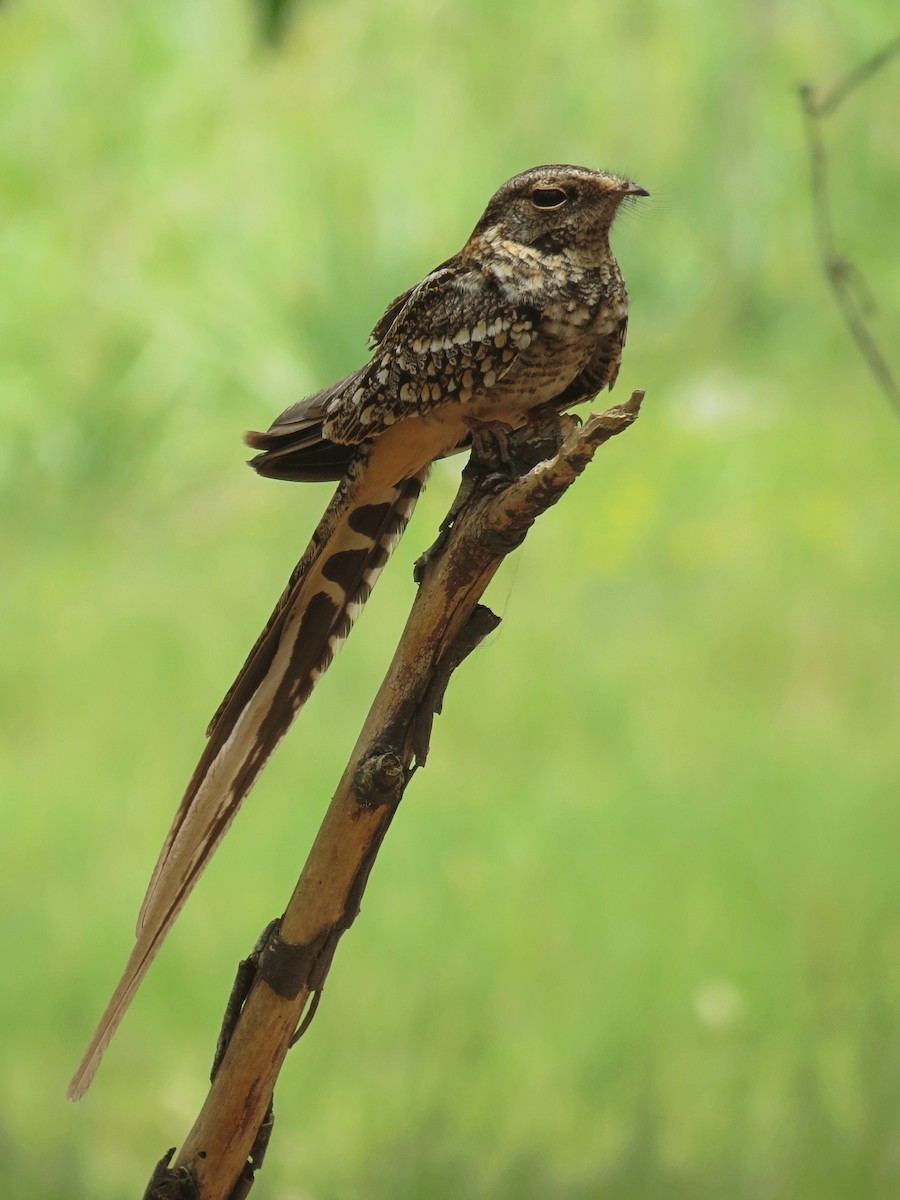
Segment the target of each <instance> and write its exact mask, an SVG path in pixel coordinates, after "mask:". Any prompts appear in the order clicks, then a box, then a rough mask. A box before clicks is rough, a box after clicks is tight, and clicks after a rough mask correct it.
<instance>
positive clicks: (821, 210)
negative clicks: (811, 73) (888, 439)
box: [800, 37, 900, 414]
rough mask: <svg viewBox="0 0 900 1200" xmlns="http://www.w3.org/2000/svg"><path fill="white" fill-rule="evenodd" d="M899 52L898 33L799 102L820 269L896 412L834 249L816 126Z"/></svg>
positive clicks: (866, 300) (863, 313)
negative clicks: (829, 84) (821, 92)
mask: <svg viewBox="0 0 900 1200" xmlns="http://www.w3.org/2000/svg"><path fill="white" fill-rule="evenodd" d="M898 55H900V37H898V38H896V39H895V40H894V41H892V42H888V44H887V45H885V46H883V47H882V48H881V49H880V50H879V51H878V52H877V53H876V54H873V55H872V57H871V58H868V59H866V61H865V62H863V63H860V64H859V66H857V67H854V68H853V70H851V71H849V72H848V73H847V74H846V75H845V76H843V78H841V79H839V80H838V82H837V83H836V84H834V85H833V86H832V87H831V89H830V90H829V91H827V92H825V94H824V95H823V96H821V97H817V95H816V93H815V91H814V89H813V87H812V85H810V84H804V85H803V86H802V87H801V88H800V102H801V104H802V105H803V113H804V117H805V125H806V138H807V146H808V150H809V162H810V191H811V192H812V200H813V211H814V216H815V226H816V243H817V245H818V250H819V259H820V261H821V264H822V272H823V274H824V276H825V278H826V280H827V281H828V285H829V287H830V288H831V290H832V293H833V294H834V298H835V300H836V301H837V304H838V307H839V308H840V311H841V315H842V317H843V319H844V324H845V325H846V326H847V329H848V330H849V332H850V335H851V337H852V338H853V340H854V341H855V342H856V345H857V348H858V349H859V352H860V354H862V356H863V358H864V359H865V361H866V363H867V364H868V366H869V370H870V371H871V372H872V374H873V376H874V377H875V380H876V381H877V383H878V385H879V386H880V388H881V390H882V391H883V392H884V394H885V395H886V396H887V398H888V400H889V401H890V403H891V404H892V405H893V406H894V408H895V409H896V410H897V412H898V414H900V385H898V383H897V380H896V378H895V376H894V373H893V371H892V370H891V367H890V364H889V363H888V359H887V357H886V355H885V354H884V352H883V351H882V350H881V347H880V346H879V344H878V341H877V339H876V338H875V335H874V334H873V333H872V329H871V327H870V324H869V315H870V313H871V311H872V308H873V305H872V299H871V297H872V295H873V293H872V291H871V289H870V288H869V287H868V286H867V284H866V281H865V277H864V276H863V273H862V271H861V270H860V268H859V267H858V266H857V265H856V264H855V263H854V262H852V261H851V260H850V259H848V258H846V257H845V256H844V255H842V254H841V253H840V251H839V250H838V248H837V242H836V239H835V234H834V221H833V217H832V207H831V190H830V183H829V174H828V166H829V164H828V154H827V151H826V149H825V142H824V137H823V132H822V126H823V122H824V120H825V118H826V117H829V116H831V114H832V113H834V112H835V111H836V110H837V108H838V107H839V106H840V105H841V104H843V103H844V101H845V100H846V99H847V97H848V96H851V95H852V94H853V92H855V91H856V90H857V88H859V87H861V86H862V85H863V84H864V83H866V82H868V81H869V80H870V79H871V78H872V76H873V75H875V74H877V72H878V71H880V70H883V68H884V67H886V66H887V65H888V63H889V62H890V61H891V60H892V59H894V58H896V57H897V56H898Z"/></svg>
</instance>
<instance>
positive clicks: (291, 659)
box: [68, 449, 428, 1100]
mask: <svg viewBox="0 0 900 1200" xmlns="http://www.w3.org/2000/svg"><path fill="white" fill-rule="evenodd" d="M372 459H373V451H371V450H368V449H366V450H363V451H362V452H360V454H359V455H358V457H357V458H356V459H355V460H354V461H353V463H352V464H351V466H350V469H349V470H348V472H347V474H346V475H345V476H344V478H343V479H342V480H341V483H340V486H339V487H338V489H337V492H336V493H335V495H334V498H333V499H332V501H331V503H330V505H329V506H328V509H327V510H326V512H325V515H324V517H323V518H322V520H321V521H320V523H319V526H318V528H317V529H316V531H315V533H314V534H313V537H312V541H311V542H310V545H309V547H308V549H307V551H306V553H305V554H304V555H303V558H302V559H301V560H300V562H299V563H298V565H297V567H296V568H295V570H294V572H293V574H292V575H291V578H290V580H289V581H288V585H287V587H286V588H285V591H284V593H283V595H282V596H281V599H280V600H279V601H278V604H277V606H276V608H275V611H274V612H273V613H272V616H271V617H270V618H269V621H268V623H267V625H266V627H265V629H264V630H263V632H262V633H261V634H260V636H259V639H258V640H257V642H256V645H255V646H254V647H253V650H252V651H251V652H250V655H249V657H248V659H247V661H246V663H245V664H244V667H243V669H242V670H241V673H240V674H239V675H238V677H237V679H236V680H235V682H234V683H233V684H232V686H231V688H230V690H229V692H228V694H227V695H226V697H225V699H224V700H223V701H222V704H221V705H220V707H219V710H218V712H217V713H216V714H215V716H214V717H213V719H212V721H211V723H210V726H209V728H208V730H207V737H208V739H209V740H208V742H207V744H206V747H205V749H204V751H203V755H202V757H201V759H200V762H199V763H198V765H197V769H196V770H195V771H194V774H193V777H192V779H191V781H190V783H189V784H188V788H187V791H186V792H185V795H184V798H183V800H182V801H181V804H180V806H179V808H178V812H177V813H176V815H175V819H174V821H173V823H172V827H171V829H170V830H169V833H168V835H167V837H166V841H165V845H164V846H163V848H162V852H161V853H160V856H159V861H158V862H157V864H156V867H155V869H154V872H153V877H152V878H151V880H150V885H149V887H148V889H147V895H146V897H145V899H144V903H143V906H142V908H141V912H140V916H139V918H138V925H137V942H136V945H135V947H134V949H133V951H132V953H131V956H130V958H129V960H128V963H127V966H126V968H125V972H124V974H123V975H122V978H121V980H120V982H119V985H118V987H117V988H116V990H115V993H114V995H113V997H112V999H111V1000H110V1002H109V1005H108V1006H107V1009H106V1011H105V1013H104V1014H103V1017H102V1019H101V1021H100V1024H99V1025H98V1027H97V1030H96V1032H95V1033H94V1036H93V1038H92V1039H91V1043H90V1045H89V1046H88V1048H87V1051H86V1052H85V1055H84V1058H83V1059H82V1061H81V1064H80V1065H79V1067H78V1070H77V1071H76V1072H75V1075H74V1077H73V1079H72V1082H71V1084H70V1085H69V1091H68V1095H69V1098H70V1099H72V1100H77V1099H78V1098H79V1097H80V1096H82V1095H84V1093H85V1092H86V1091H87V1089H88V1087H89V1086H90V1083H91V1080H92V1078H93V1076H94V1073H95V1072H96V1070H97V1067H98V1065H99V1063H100V1059H101V1058H102V1056H103V1053H104V1051H105V1049H106V1047H107V1045H108V1044H109V1041H110V1039H111V1038H112V1036H113V1034H114V1033H115V1031H116V1029H117V1027H118V1025H119V1022H120V1021H121V1019H122V1017H123V1015H124V1014H125V1011H126V1009H127V1008H128V1005H129V1004H130V1003H131V1001H132V999H133V997H134V995H135V993H136V991H137V989H138V987H139V986H140V984H141V981H142V980H143V978H144V975H145V974H146V972H147V970H148V968H149V966H150V964H151V963H152V961H153V959H154V958H155V957H156V954H157V952H158V950H159V948H160V946H161V945H162V943H163V941H164V939H165V937H166V934H167V933H168V931H169V929H170V928H171V926H172V924H173V922H174V921H175V918H176V917H177V916H178V913H179V912H180V911H181V908H182V906H183V905H184V903H185V901H186V900H187V898H188V896H189V895H190V893H191V891H192V889H193V887H194V885H195V883H196V882H197V880H198V879H199V878H200V875H201V874H202V872H203V870H204V868H205V867H206V865H207V863H208V862H209V860H210V858H211V857H212V854H213V852H214V851H215V849H216V847H217V846H218V844H219V842H220V841H221V839H222V837H223V836H224V834H225V832H226V831H227V829H228V827H229V826H230V824H231V822H232V820H233V819H234V817H235V814H236V813H237V810H238V808H239V807H240V805H241V802H242V801H243V799H244V797H245V796H246V795H247V793H248V792H249V791H250V789H251V788H252V787H253V784H254V783H255V782H256V779H257V776H258V775H259V773H260V771H261V770H262V768H263V766H264V765H265V763H266V761H267V759H268V758H269V755H270V754H271V753H272V751H273V750H274V749H275V747H276V746H277V745H278V743H279V742H280V741H281V739H282V738H283V737H284V735H285V733H286V732H287V730H288V727H289V726H290V724H291V722H292V721H293V719H294V717H295V716H296V714H297V712H298V710H299V709H300V707H301V705H302V704H303V703H304V702H305V701H306V699H307V697H308V696H309V694H310V692H311V691H312V689H313V688H314V687H315V685H316V682H317V681H318V679H319V678H320V677H321V675H322V674H323V672H324V671H325V670H326V669H327V667H328V665H329V664H330V662H331V660H332V658H333V657H334V654H335V651H336V650H337V649H338V647H339V645H340V644H341V642H342V641H343V640H344V638H345V637H346V636H347V634H348V633H349V631H350V628H351V626H352V624H353V622H354V620H355V619H356V617H357V615H358V613H359V611H360V609H361V608H362V606H363V604H364V603H365V601H366V599H367V598H368V596H369V593H370V591H371V590H372V587H373V585H374V583H375V581H376V579H377V578H378V576H379V574H380V573H381V570H382V568H383V567H384V565H385V563H386V562H387V560H388V557H389V556H390V553H391V551H392V549H393V548H394V546H395V545H396V543H397V541H398V540H399V538H400V535H401V534H402V533H403V531H404V529H405V528H406V525H407V523H408V521H409V518H410V516H411V515H412V511H413V509H414V507H415V504H416V501H417V500H418V498H419V494H420V492H421V490H422V487H423V485H424V482H425V478H426V476H427V474H428V468H427V467H426V468H424V469H422V470H419V471H417V472H416V473H414V474H410V475H408V476H407V477H405V478H403V479H401V480H399V482H391V481H390V479H391V477H390V475H389V474H385V472H384V471H382V470H380V469H379V468H377V467H374V466H373V462H372Z"/></svg>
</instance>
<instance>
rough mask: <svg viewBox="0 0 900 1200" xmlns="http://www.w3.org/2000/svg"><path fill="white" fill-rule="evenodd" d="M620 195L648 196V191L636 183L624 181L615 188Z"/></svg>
mask: <svg viewBox="0 0 900 1200" xmlns="http://www.w3.org/2000/svg"><path fill="white" fill-rule="evenodd" d="M617 190H618V192H619V194H620V195H621V196H649V195H650V193H649V192H648V191H647V189H646V188H642V187H641V186H640V185H639V184H637V183H629V182H627V181H626V182H625V183H623V184H622V186H621V187H620V188H618V189H617Z"/></svg>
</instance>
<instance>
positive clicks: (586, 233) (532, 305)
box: [69, 166, 647, 1099]
mask: <svg viewBox="0 0 900 1200" xmlns="http://www.w3.org/2000/svg"><path fill="white" fill-rule="evenodd" d="M646 194H647V193H646V192H645V191H644V189H643V188H640V187H638V186H637V185H636V184H633V183H629V182H628V181H627V180H622V179H618V178H616V177H615V176H613V175H607V174H604V173H603V172H599V171H589V170H586V169H585V168H583V167H566V166H547V167H536V168H535V169H534V170H532V171H527V172H525V173H524V174H523V175H518V176H516V177H515V178H514V179H511V180H510V181H509V182H508V183H505V184H504V185H503V186H502V187H501V188H500V189H499V191H498V192H497V193H496V195H495V196H494V197H493V199H492V200H491V202H490V204H489V205H488V207H487V209H486V210H485V213H484V215H483V216H482V218H481V220H480V221H479V222H478V224H477V225H476V227H475V230H474V232H473V233H472V235H471V237H470V238H469V240H468V241H467V242H466V244H465V246H464V247H463V248H462V250H461V251H460V252H459V254H457V255H455V256H454V257H453V258H451V259H448V260H447V261H446V262H445V263H442V264H441V265H440V266H439V267H437V268H435V270H434V271H432V272H431V273H430V274H429V275H427V276H426V277H425V278H424V279H423V280H422V281H421V283H418V284H416V286H415V287H413V288H410V290H409V291H407V292H404V293H403V294H402V295H401V296H398V297H397V299H396V300H394V301H393V302H392V303H391V304H390V305H389V306H388V308H387V310H386V311H385V313H384V315H383V316H382V318H381V320H380V321H379V322H378V324H377V325H376V326H375V329H374V330H373V332H372V348H373V353H372V357H371V359H370V361H369V362H368V363H366V365H365V366H363V367H361V368H360V369H359V370H357V371H355V372H354V373H353V374H352V375H349V376H348V377H347V378H346V379H343V380H341V381H340V382H338V383H336V384H334V385H332V386H331V387H329V388H326V389H325V390H324V391H321V392H318V393H316V395H314V396H311V397H309V398H308V399H306V400H301V401H300V402H299V403H298V404H295V405H294V406H293V407H291V408H289V409H288V410H287V412H285V413H283V414H282V415H281V416H280V417H279V418H278V419H277V420H276V421H275V423H274V424H273V425H272V427H271V428H270V429H269V431H268V432H267V433H260V434H249V435H248V439H247V440H248V442H249V444H250V445H251V446H253V447H254V448H256V449H257V450H258V451H259V453H258V454H257V455H256V457H255V458H254V459H253V462H252V465H253V466H254V467H255V469H256V470H257V471H258V472H259V473H260V474H261V475H267V476H271V477H274V478H281V479H292V480H317V479H337V480H339V481H340V483H339V486H338V489H337V492H336V493H335V495H334V498H333V499H332V501H331V503H330V504H329V506H328V509H327V510H326V512H325V515H324V517H323V518H322V520H321V521H320V523H319V525H318V527H317V529H316V530H315V532H314V534H313V537H312V541H311V542H310V545H309V547H308V548H307V550H306V553H305V554H304V556H303V558H302V559H301V560H300V562H299V564H298V565H297V567H296V568H295V570H294V571H293V573H292V574H291V577H290V579H289V580H288V584H287V587H286V588H285V591H284V593H283V594H282V596H281V599H280V600H279V602H278V604H277V606H276V608H275V611H274V612H273V614H272V616H271V617H270V619H269V621H268V623H267V624H266V627H265V629H264V630H263V632H262V633H261V634H260V637H259V638H258V640H257V642H256V645H255V646H254V648H253V650H252V651H251V652H250V655H249V657H248V659H247V661H246V663H245V664H244V667H243V669H242V670H241V672H240V674H239V675H238V677H237V679H236V680H235V682H234V683H233V684H232V686H231V688H230V689H229V691H228V694H227V695H226V697H225V699H224V700H223V701H222V704H221V705H220V707H219V709H218V711H217V713H216V715H215V716H214V717H213V720H212V721H211V722H210V726H209V729H208V731H207V734H208V741H207V744H206V747H205V749H204V751H203V754H202V756H201V758H200V761H199V763H198V764H197V768H196V770H195V771H194V774H193V777H192V778H191V781H190V783H189V784H188V788H187V791H186V792H185V795H184V797H183V799H182V801H181V804H180V806H179V808H178V811H177V813H176V815H175V819H174V821H173V823H172V827H171V829H170V830H169V833H168V836H167V838H166V841H165V844H164V846H163V849H162V852H161V854H160V856H159V860H158V862H157V864H156V868H155V870H154V872H153V877H152V879H151V881H150V885H149V888H148V890H147V896H146V898H145V900H144V904H143V907H142V909H141V914H140V917H139V920H138V928H137V941H136V944H135V947H134V950H133V951H132V954H131V956H130V958H129V960H128V964H127V965H126V968H125V972H124V974H123V976H122V979H121V981H120V982H119V985H118V987H117V988H116V991H115V993H114V995H113V997H112V999H111V1001H110V1003H109V1005H108V1006H107V1009H106V1012H105V1013H104V1015H103V1017H102V1018H101V1021H100V1024H99V1026H98V1028H97V1030H96V1032H95V1034H94V1036H93V1038H92V1040H91V1043H90V1045H89V1046H88V1049H87V1052H86V1053H85V1056H84V1058H83V1059H82V1062H81V1064H80V1066H79V1068H78V1070H77V1072H76V1074H75V1077H74V1078H73V1080H72V1083H71V1085H70V1088H69V1095H70V1097H72V1098H73V1099H74V1098H77V1097H79V1096H81V1095H82V1094H83V1093H84V1091H86V1089H87V1087H88V1086H89V1084H90V1082H91V1079H92V1078H93V1075H94V1072H95V1071H96V1068H97V1066H98V1064H99V1062H100V1059H101V1057H102V1055H103V1052H104V1050H105V1048H106V1046H107V1044H108V1043H109V1040H110V1038H111V1037H112V1035H113V1034H114V1032H115V1030H116V1028H117V1027H118V1024H119V1021H120V1020H121V1018H122V1016H123V1015H124V1013H125V1011H126V1009H127V1007H128V1005H129V1004H130V1002H131V1000H132V998H133V996H134V994H135V992H136V991H137V988H138V987H139V985H140V983H141V981H142V979H143V977H144V975H145V974H146V971H147V969H148V968H149V966H150V963H151V962H152V961H153V959H154V957H155V956H156V954H157V952H158V950H159V948H160V946H161V945H162V942H163V940H164V938H165V936H166V934H167V933H168V930H169V929H170V928H171V926H172V924H173V922H174V921H175V918H176V917H177V916H178V913H179V912H180V911H181V908H182V906H183V904H184V902H185V901H186V899H187V897H188V895H189V894H190V892H191V891H192V889H193V887H194V885H195V883H196V882H197V880H198V879H199V877H200V875H201V873H202V872H203V870H204V868H205V866H206V864H207V863H208V861H209V859H210V858H211V856H212V854H213V852H214V851H215V849H216V847H217V845H218V844H219V842H220V840H221V839H222V837H223V836H224V834H225V832H226V831H227V829H228V827H229V826H230V824H231V821H232V820H233V819H234V816H235V814H236V813H237V810H238V808H239V807H240V805H241V802H242V801H243V799H244V797H245V796H246V795H247V793H248V792H249V791H250V789H251V788H252V786H253V784H254V783H255V781H256V779H257V777H258V775H259V773H260V771H261V770H262V768H263V767H264V766H265V763H266V761H267V759H268V757H269V755H270V754H271V753H272V751H273V750H274V748H275V747H276V746H277V744H278V742H279V741H280V740H281V738H282V737H283V736H284V734H285V733H286V732H287V729H288V727H289V726H290V724H291V722H292V720H293V718H294V716H295V715H296V713H297V711H298V710H299V708H300V707H301V706H302V704H303V703H304V702H305V700H306V699H307V697H308V696H309V694H310V692H311V691H312V689H313V687H314V686H315V684H316V682H317V681H318V679H319V678H320V676H321V675H322V673H323V672H324V671H325V669H326V668H327V666H328V664H329V663H330V661H331V659H332V657H333V656H334V653H335V651H336V650H337V648H338V646H339V645H340V643H341V641H342V640H343V638H344V637H346V635H347V633H348V632H349V629H350V627H351V626H352V624H353V621H354V619H355V617H356V615H357V613H358V612H359V610H360V608H361V607H362V605H363V603H364V602H365V600H366V598H367V596H368V594H369V592H370V591H371V589H372V587H373V586H374V583H375V581H376V579H377V578H378V575H379V574H380V572H381V570H382V569H383V567H384V564H385V562H386V561H387V558H388V556H389V554H390V551H391V549H392V547H393V545H394V544H395V543H396V541H397V540H398V538H399V537H400V536H401V534H402V533H403V530H404V529H405V527H406V524H407V522H408V521H409V518H410V516H411V515H412V511H413V508H414V506H415V502H416V500H417V498H418V495H419V492H420V491H421V488H422V485H423V484H424V482H425V478H426V476H427V474H428V470H429V468H430V466H431V464H432V463H433V462H434V460H435V459H436V458H439V457H441V456H443V455H445V454H450V453H452V452H454V451H455V450H458V449H461V448H463V447H464V446H465V445H467V444H468V443H469V442H470V440H471V438H472V433H473V429H476V430H477V428H478V427H479V425H482V424H484V425H492V424H495V423H497V422H500V423H502V424H505V425H508V426H511V427H518V426H520V425H522V424H523V423H524V422H525V421H527V420H528V418H529V415H530V414H531V413H532V412H533V411H534V410H535V409H539V408H541V407H542V406H545V405H550V406H552V407H554V408H556V409H559V410H560V411H561V410H563V409H565V408H568V407H570V406H571V405H574V404H577V403H579V402H580V401H582V400H586V399H588V398H589V397H591V396H593V395H595V394H596V393H597V392H599V391H600V390H601V389H602V388H604V387H610V388H611V387H612V386H613V384H614V383H615V379H616V375H617V373H618V370H619V362H620V359H621V356H622V347H623V345H624V341H625V330H626V325H627V319H628V292H627V291H626V288H625V284H624V282H623V280H622V275H621V273H620V271H619V267H618V264H617V262H616V260H615V258H614V256H613V254H612V251H611V250H610V246H609V231H610V227H611V225H612V222H613V219H614V217H615V214H616V212H617V210H618V207H619V205H620V204H621V203H622V201H623V200H625V199H627V198H628V197H631V196H644V195H646Z"/></svg>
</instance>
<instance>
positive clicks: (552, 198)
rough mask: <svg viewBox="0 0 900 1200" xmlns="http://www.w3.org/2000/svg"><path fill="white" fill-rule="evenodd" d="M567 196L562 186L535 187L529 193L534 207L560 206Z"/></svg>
mask: <svg viewBox="0 0 900 1200" xmlns="http://www.w3.org/2000/svg"><path fill="white" fill-rule="evenodd" d="M568 198H569V197H568V194H567V193H566V192H564V191H563V189H562V188H535V189H534V191H533V192H532V193H531V203H532V204H533V205H534V207H535V208H561V207H562V206H563V205H564V204H565V202H566V201H567V200H568Z"/></svg>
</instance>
